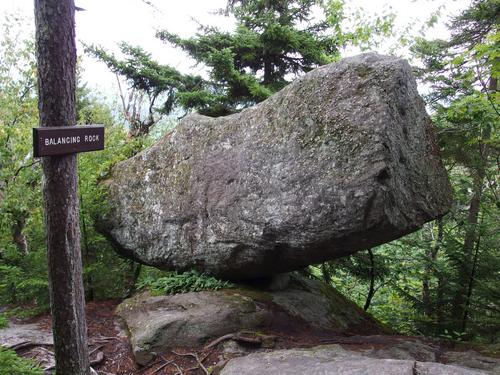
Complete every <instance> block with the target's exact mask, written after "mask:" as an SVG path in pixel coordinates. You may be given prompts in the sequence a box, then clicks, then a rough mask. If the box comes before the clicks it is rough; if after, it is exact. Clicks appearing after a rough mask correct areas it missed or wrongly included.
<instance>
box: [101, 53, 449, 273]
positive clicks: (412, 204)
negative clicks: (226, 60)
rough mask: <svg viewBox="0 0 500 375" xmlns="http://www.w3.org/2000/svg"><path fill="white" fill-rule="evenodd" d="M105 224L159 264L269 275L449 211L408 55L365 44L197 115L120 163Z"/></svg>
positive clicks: (131, 250)
mask: <svg viewBox="0 0 500 375" xmlns="http://www.w3.org/2000/svg"><path fill="white" fill-rule="evenodd" d="M107 186H108V187H109V203H110V211H109V213H108V214H107V215H106V216H105V217H103V218H102V220H101V222H100V228H101V231H102V232H103V233H105V234H106V235H107V236H108V237H109V238H110V239H111V240H112V241H113V243H114V244H115V245H116V247H117V249H118V251H119V252H121V253H122V254H123V255H125V256H128V257H130V258H133V259H135V260H137V261H139V262H142V263H145V264H149V265H153V266H156V267H160V268H163V269H175V270H187V269H190V268H195V269H198V270H200V271H204V272H208V273H210V274H213V275H216V276H219V277H224V278H228V279H245V278H254V277H260V276H267V275H271V274H275V273H278V272H286V271H289V270H294V269H299V268H301V267H304V266H307V265H309V264H314V263H320V262H323V261H326V260H329V259H333V258H337V257H342V256H346V255H349V254H352V253H354V252H356V251H359V250H363V249H366V248H370V247H372V246H376V245H379V244H382V243H385V242H388V241H391V240H394V239H396V238H398V237H400V236H403V235H405V234H407V233H410V232H412V231H415V230H417V229H418V228H420V227H421V226H422V224H423V223H425V222H427V221H429V220H432V219H435V218H437V217H440V216H442V215H443V214H445V213H446V212H447V210H448V208H449V205H450V186H449V182H448V180H447V177H446V172H445V170H444V168H443V166H442V165H441V162H440V159H439V155H438V150H437V146H436V139H435V133H434V128H433V126H432V124H431V121H430V119H429V117H428V116H427V114H426V112H425V106H424V102H423V101H422V99H421V98H420V96H419V95H418V93H417V87H416V83H415V80H414V78H413V76H412V73H411V68H410V66H409V65H408V63H407V62H406V61H404V60H402V59H398V58H394V57H388V56H380V55H377V54H364V55H360V56H356V57H352V58H347V59H344V60H342V61H340V62H338V63H334V64H330V65H326V66H323V67H320V68H318V69H315V70H313V71H311V72H309V73H308V74H306V75H305V76H303V77H302V78H300V79H298V80H296V81H295V82H293V83H292V84H290V85H289V86H287V87H285V88H284V89H283V90H282V91H280V92H278V93H277V94H275V95H273V96H272V97H270V98H269V99H268V100H266V101H264V102H262V103H260V104H258V105H256V106H254V107H252V108H248V109H245V110H243V111H242V112H240V113H238V114H235V115H231V116H227V117H220V118H210V117H204V116H201V115H197V114H195V115H191V116H188V117H186V118H185V119H184V120H182V121H181V122H180V123H179V125H178V126H177V127H176V128H175V129H174V130H173V131H172V132H171V133H169V134H167V135H166V136H165V137H163V138H162V139H161V140H160V141H159V142H157V143H156V144H154V145H153V146H152V147H150V148H148V149H147V150H145V151H144V152H142V153H140V154H138V155H136V156H135V157H133V158H131V159H129V160H126V161H124V162H121V163H119V164H118V165H117V166H116V167H115V168H114V169H113V171H112V174H111V177H110V179H109V180H107Z"/></svg>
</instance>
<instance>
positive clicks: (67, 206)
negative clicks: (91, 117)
mask: <svg viewBox="0 0 500 375" xmlns="http://www.w3.org/2000/svg"><path fill="white" fill-rule="evenodd" d="M35 24H36V55H37V68H38V69H37V72H38V110H39V117H40V126H41V128H39V129H36V130H34V134H35V135H36V137H35V139H34V144H35V155H37V156H44V155H50V156H46V157H44V158H43V160H42V166H43V174H44V179H43V196H44V208H45V233H46V243H47V262H48V273H49V291H50V307H51V312H52V331H53V334H54V352H55V357H56V372H57V374H59V375H90V365H89V354H88V347H87V323H86V320H85V298H84V292H83V279H82V260H81V251H80V225H79V202H78V187H77V158H76V154H75V153H74V152H78V151H79V150H81V151H90V150H91V149H92V147H93V146H96V145H97V144H98V143H101V142H104V139H103V136H104V133H98V134H97V133H91V132H90V131H92V132H94V131H103V129H102V128H101V130H99V129H95V128H92V130H91V129H89V127H78V126H69V125H74V124H75V122H76V121H75V87H76V43H75V4H74V0H35ZM54 126H55V127H56V129H54V128H50V127H54ZM75 132H76V133H75ZM86 136H87V138H85V137H86ZM92 145H93V146H92ZM88 146H91V147H90V148H89V147H88ZM81 147H83V148H86V149H81ZM99 147H100V146H99ZM94 149H98V148H94ZM59 151H62V152H59ZM68 152H70V153H69V154H68Z"/></svg>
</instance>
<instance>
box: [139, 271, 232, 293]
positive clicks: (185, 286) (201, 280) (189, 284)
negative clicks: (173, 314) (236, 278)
mask: <svg viewBox="0 0 500 375" xmlns="http://www.w3.org/2000/svg"><path fill="white" fill-rule="evenodd" d="M139 287H141V288H145V287H147V288H149V289H150V290H151V291H152V293H153V294H156V295H161V294H179V293H188V292H199V291H201V290H219V289H223V288H231V287H232V284H231V283H229V282H227V281H223V280H219V279H216V278H215V277H212V276H208V275H206V274H203V273H201V274H200V273H198V272H196V271H188V272H184V273H177V272H171V273H169V274H168V275H167V276H163V277H160V278H157V279H153V278H146V279H144V280H142V282H141V283H140V284H139Z"/></svg>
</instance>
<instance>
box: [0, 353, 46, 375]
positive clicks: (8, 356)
mask: <svg viewBox="0 0 500 375" xmlns="http://www.w3.org/2000/svg"><path fill="white" fill-rule="evenodd" d="M42 374H43V370H42V369H41V368H40V367H38V366H37V365H36V364H35V363H34V362H33V361H31V360H29V359H26V358H23V357H19V356H18V355H17V354H16V352H14V351H13V350H10V349H4V348H2V347H1V346H0V375H42Z"/></svg>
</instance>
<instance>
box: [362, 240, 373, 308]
mask: <svg viewBox="0 0 500 375" xmlns="http://www.w3.org/2000/svg"><path fill="white" fill-rule="evenodd" d="M368 255H369V256H370V289H369V290H368V295H367V296H366V301H365V306H364V307H363V309H364V310H365V311H367V310H368V308H369V307H370V304H371V302H372V298H373V296H374V295H375V258H374V257H373V251H372V249H368Z"/></svg>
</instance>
